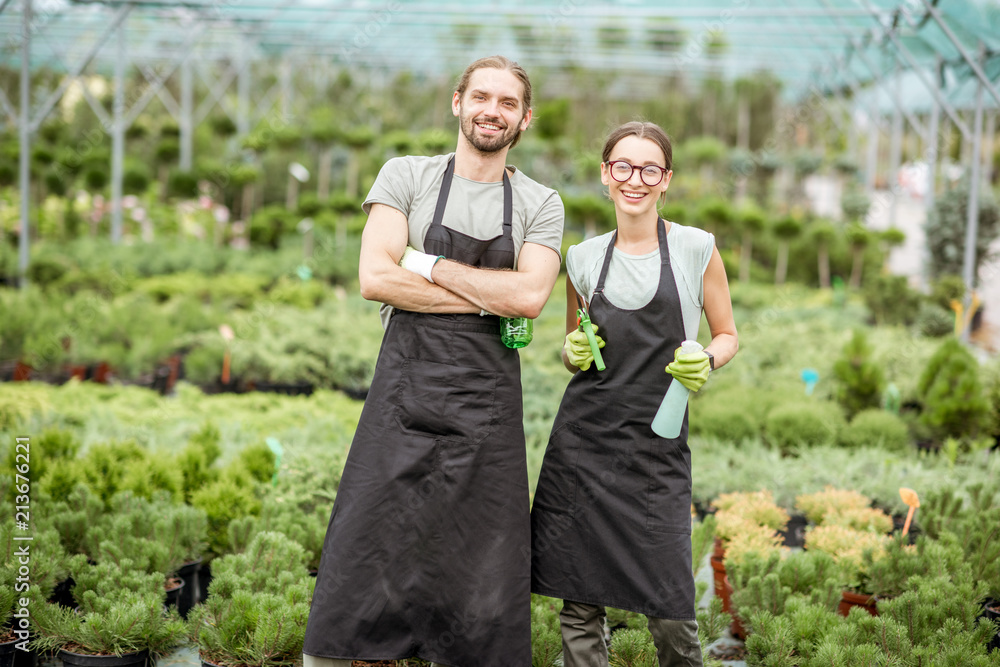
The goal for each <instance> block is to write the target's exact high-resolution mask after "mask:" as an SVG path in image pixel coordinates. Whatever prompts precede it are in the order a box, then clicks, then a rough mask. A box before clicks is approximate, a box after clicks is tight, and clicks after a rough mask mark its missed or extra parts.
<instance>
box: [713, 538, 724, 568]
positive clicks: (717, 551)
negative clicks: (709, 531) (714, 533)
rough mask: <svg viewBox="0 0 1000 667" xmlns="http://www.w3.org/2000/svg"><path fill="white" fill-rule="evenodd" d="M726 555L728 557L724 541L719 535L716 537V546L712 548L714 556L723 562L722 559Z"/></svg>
mask: <svg viewBox="0 0 1000 667" xmlns="http://www.w3.org/2000/svg"><path fill="white" fill-rule="evenodd" d="M725 557H726V547H725V545H724V544H723V543H722V540H721V539H719V538H718V537H717V538H715V544H714V548H713V549H712V558H717V559H718V560H719V562H720V563H721V562H722V559H723V558H725Z"/></svg>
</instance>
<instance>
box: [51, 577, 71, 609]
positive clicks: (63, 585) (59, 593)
mask: <svg viewBox="0 0 1000 667" xmlns="http://www.w3.org/2000/svg"><path fill="white" fill-rule="evenodd" d="M75 585H76V582H75V581H73V577H66V578H65V579H63V580H62V581H60V582H59V583H58V584H56V586H55V588H54V589H52V595H50V596H49V602H52V603H54V604H58V605H60V606H62V607H69V608H70V609H76V607H77V604H76V600H74V599H73V593H72V592H71V591H72V590H73V586H75Z"/></svg>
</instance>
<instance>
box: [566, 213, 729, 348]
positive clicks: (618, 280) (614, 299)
mask: <svg viewBox="0 0 1000 667" xmlns="http://www.w3.org/2000/svg"><path fill="white" fill-rule="evenodd" d="M613 234H614V232H608V233H607V234H602V235H601V236H596V237H594V238H592V239H587V240H586V241H584V242H583V243H580V244H579V245H574V246H570V247H569V249H568V250H567V251H566V272H567V274H568V275H569V278H570V280H571V281H572V282H573V287H575V288H576V291H577V293H578V294H579V295H580V296H582V297H583V298H585V299H586V300H587V303H590V300H591V298H593V294H594V289H595V288H596V287H597V281H598V280H599V279H600V276H601V267H602V266H603V265H604V255H605V253H606V252H607V249H608V243H610V242H611V237H612V235H613ZM667 246H668V248H669V249H670V266H671V267H672V268H673V271H674V281H675V282H676V283H677V293H678V295H679V296H680V300H681V315H682V317H683V319H684V334H685V336H686V337H687V338H688V339H690V340H694V339H696V338H697V337H698V327H699V325H700V324H701V311H702V307H703V302H704V297H705V287H704V280H703V278H704V275H705V269H706V268H707V267H708V260H710V259H711V258H712V250H713V248H715V237H714V236H713V235H712V234H709V233H708V232H706V231H704V230H702V229H698V228H697V227H686V226H684V225H678V224H677V223H676V222H671V223H670V231H669V232H667ZM659 282H660V250H659V248H657V249H656V250H654V251H652V252H650V253H646V254H645V255H629V254H628V253H625V252H622V251H621V250H618V249H617V248H615V249H614V250H613V254H612V255H611V266H609V267H608V277H607V279H606V280H605V283H604V296H605V297H606V298H607V299H608V301H610V302H611V303H612V304H614V305H615V306H617V307H618V308H622V309H623V310H638V309H640V308H642V307H643V306H645V305H646V304H648V303H649V302H650V301H651V300H652V299H653V295H654V294H656V288H657V285H658V284H659ZM594 324H597V325H598V326H600V324H601V323H600V322H595V323H594Z"/></svg>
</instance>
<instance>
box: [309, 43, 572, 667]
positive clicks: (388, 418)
mask: <svg viewBox="0 0 1000 667" xmlns="http://www.w3.org/2000/svg"><path fill="white" fill-rule="evenodd" d="M452 113H453V114H454V115H455V116H457V117H458V119H459V125H460V130H459V133H458V144H457V146H456V149H455V153H454V154H453V155H442V156H435V157H412V156H411V157H402V158H394V159H392V160H390V161H389V162H387V163H386V164H385V165H384V166H383V168H382V171H381V172H380V173H379V176H378V179H377V180H376V182H375V185H374V186H373V187H372V190H371V192H370V193H369V195H368V198H367V199H366V201H365V211H366V212H367V213H368V222H367V224H366V225H365V230H364V233H363V235H362V239H361V262H360V271H359V274H360V282H361V294H362V295H363V296H364V297H365V298H366V299H370V300H373V301H380V302H382V303H383V307H382V315H383V322H384V324H385V326H386V331H385V337H384V338H383V341H382V348H381V351H380V352H379V359H378V364H377V366H376V369H375V376H374V378H373V380H372V386H371V389H370V391H369V394H368V399H367V400H366V402H365V407H364V411H363V412H362V415H361V420H360V423H359V425H358V430H357V433H356V434H355V437H354V442H353V444H352V446H351V451H350V454H349V455H348V458H347V464H346V465H345V467H344V474H343V477H342V480H341V485H340V488H339V490H338V493H337V500H336V502H335V504H334V507H333V513H332V515H331V517H330V525H329V528H328V530H327V535H326V541H325V544H324V547H323V555H322V558H321V561H320V568H319V575H318V578H317V582H316V592H315V594H314V597H313V604H312V609H311V612H310V616H309V622H308V625H307V628H306V641H305V648H304V653H305V656H304V660H305V667H349V665H350V660H351V659H368V660H375V659H383V660H392V659H403V658H408V657H420V658H423V659H425V660H431V661H434V662H435V663H436V664H440V665H450V666H452V667H482V666H487V667H488V666H497V667H501V666H502V667H510V666H511V665H530V664H531V624H530V593H529V587H530V571H529V567H528V563H527V561H526V560H525V559H524V558H523V556H522V553H524V552H525V551H529V550H530V531H529V523H528V479H527V465H526V462H525V450H524V431H523V426H522V406H521V381H520V363H519V360H518V356H517V352H516V351H515V350H512V349H508V348H506V347H504V346H503V344H502V343H501V341H500V325H499V319H500V316H503V317H530V318H534V317H537V316H538V314H539V313H540V312H541V310H542V307H543V306H544V305H545V302H546V300H547V299H548V297H549V294H550V293H551V291H552V287H553V285H554V284H555V280H556V277H557V275H558V272H559V265H560V254H559V248H560V242H561V238H562V227H563V206H562V202H561V200H560V199H559V196H558V194H556V192H555V191H553V190H551V189H549V188H545V187H543V186H541V185H539V184H538V183H535V182H534V181H532V180H531V179H529V178H528V177H527V176H525V175H524V174H522V173H521V172H520V171H517V170H515V169H513V168H511V167H506V166H505V164H506V162H505V159H506V157H507V151H508V150H509V149H510V148H511V147H512V146H513V145H515V144H516V143H517V141H518V138H519V136H520V133H521V132H522V131H524V130H525V129H527V127H528V124H529V123H530V121H531V84H530V82H529V80H528V76H527V74H526V73H525V71H524V70H523V69H522V68H521V67H520V66H519V65H517V64H516V63H514V62H511V61H510V60H508V59H506V58H503V57H501V56H493V57H489V58H483V59H480V60H477V61H476V62H474V63H472V64H471V65H470V66H469V67H468V68H467V69H466V70H465V72H464V74H463V75H462V77H461V79H460V80H459V83H458V86H457V89H456V90H455V93H454V96H453V98H452ZM404 255H405V256H404Z"/></svg>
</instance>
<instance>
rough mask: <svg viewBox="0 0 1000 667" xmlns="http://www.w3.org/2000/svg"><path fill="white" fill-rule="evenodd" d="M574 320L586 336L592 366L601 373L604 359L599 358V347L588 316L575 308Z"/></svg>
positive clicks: (580, 309) (582, 310) (583, 311)
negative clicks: (592, 360) (592, 361)
mask: <svg viewBox="0 0 1000 667" xmlns="http://www.w3.org/2000/svg"><path fill="white" fill-rule="evenodd" d="M576 318H577V320H579V324H580V331H582V332H583V333H585V334H587V341H588V342H589V343H590V351H591V352H593V354H594V365H595V366H597V370H599V371H603V370H604V368H605V366H604V357H602V356H601V347H600V345H598V344H597V338H595V337H594V326H593V325H592V324H591V323H590V314H589V313H588V312H586V311H585V310H584V309H583V308H577V309H576Z"/></svg>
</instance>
